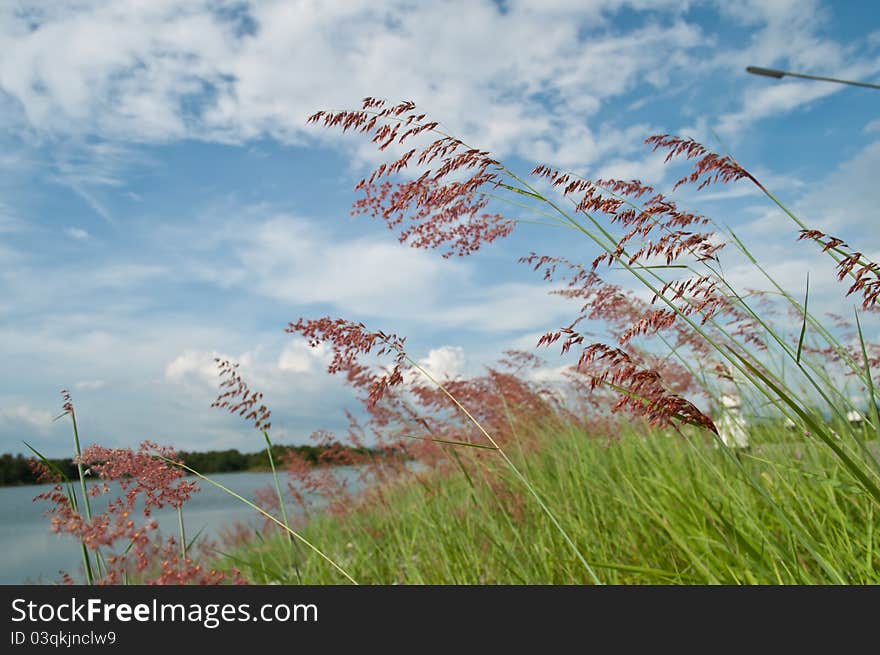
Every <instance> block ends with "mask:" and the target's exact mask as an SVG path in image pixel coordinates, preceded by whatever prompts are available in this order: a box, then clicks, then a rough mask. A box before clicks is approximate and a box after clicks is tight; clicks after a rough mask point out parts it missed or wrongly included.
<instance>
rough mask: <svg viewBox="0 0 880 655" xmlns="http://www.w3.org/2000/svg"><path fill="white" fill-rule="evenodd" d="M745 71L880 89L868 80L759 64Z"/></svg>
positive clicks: (773, 76) (766, 75)
mask: <svg viewBox="0 0 880 655" xmlns="http://www.w3.org/2000/svg"><path fill="white" fill-rule="evenodd" d="M746 72H748V73H752V74H753V75H763V76H764V77H772V78H774V79H777V80H778V79H781V78H783V77H785V76H786V75H788V76H789V77H801V78H803V79H805V80H821V81H823V82H837V83H838V84H851V85H852V86H864V87H867V88H869V89H880V84H869V83H868V82H851V81H850V80H839V79H837V78H836V77H820V76H819V75H804V74H802V73H791V72H789V71H779V70H775V69H773V68H761V67H759V66H749V67H747V68H746Z"/></svg>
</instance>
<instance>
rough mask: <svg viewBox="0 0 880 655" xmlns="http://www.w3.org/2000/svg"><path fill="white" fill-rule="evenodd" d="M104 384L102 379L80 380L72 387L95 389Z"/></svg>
mask: <svg viewBox="0 0 880 655" xmlns="http://www.w3.org/2000/svg"><path fill="white" fill-rule="evenodd" d="M105 384H106V382H104V380H80V381H79V382H77V383H75V384H74V385H73V388H74V389H77V390H79V391H97V390H98V389H101V388H102V387H103V386H104V385H105Z"/></svg>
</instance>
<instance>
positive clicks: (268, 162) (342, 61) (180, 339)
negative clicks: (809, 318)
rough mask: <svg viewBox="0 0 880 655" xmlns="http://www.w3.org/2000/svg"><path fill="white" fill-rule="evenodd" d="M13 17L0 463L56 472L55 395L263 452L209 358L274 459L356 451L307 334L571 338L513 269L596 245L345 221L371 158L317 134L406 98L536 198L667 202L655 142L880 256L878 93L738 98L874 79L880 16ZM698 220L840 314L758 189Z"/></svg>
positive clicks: (451, 367)
mask: <svg viewBox="0 0 880 655" xmlns="http://www.w3.org/2000/svg"><path fill="white" fill-rule="evenodd" d="M0 4H2V6H0V52H2V53H3V55H2V57H0V125H2V130H0V169H2V175H0V364H2V369H3V371H4V375H3V378H2V381H0V452H10V451H11V452H21V451H23V450H24V446H23V441H29V442H32V443H34V444H35V445H36V446H37V447H39V448H42V449H43V450H44V451H45V452H46V453H47V454H49V455H53V456H61V455H65V454H67V453H68V452H69V427H68V425H67V424H66V423H65V422H64V421H59V422H57V423H53V422H52V417H53V416H55V415H57V414H58V413H59V412H60V405H61V400H60V396H59V393H58V392H59V390H60V389H62V388H70V389H71V391H72V393H73V396H74V400H75V402H76V405H77V408H78V414H79V419H80V424H81V432H82V438H83V441H85V442H86V443H91V442H100V443H103V444H105V445H132V444H135V443H137V442H138V441H140V440H141V439H144V438H152V439H156V440H159V441H163V442H168V443H173V444H176V445H177V446H178V447H182V448H189V449H195V448H218V447H238V448H242V449H245V450H256V449H257V448H258V447H259V441H257V440H256V439H255V435H254V434H253V433H252V432H251V431H250V430H249V429H248V428H247V427H246V426H245V425H244V424H243V423H240V422H238V421H237V420H235V418H233V417H230V416H227V415H224V414H222V413H221V412H219V411H218V410H212V409H210V408H209V405H210V402H211V400H212V399H213V397H214V396H215V395H216V393H217V377H216V370H215V368H214V365H213V361H212V360H213V357H214V356H216V355H220V356H224V357H230V358H233V359H235V360H238V361H240V362H241V366H242V371H243V373H244V374H245V376H246V377H247V378H248V380H249V381H250V382H251V386H252V387H254V388H256V389H259V390H262V391H263V392H264V393H265V399H266V401H267V402H268V404H269V405H270V407H271V408H272V410H273V425H274V426H275V438H276V440H279V441H287V442H302V441H305V439H306V438H307V436H308V434H309V433H310V432H311V431H312V430H315V429H317V428H321V427H324V428H331V429H333V428H339V427H341V426H342V425H343V424H344V416H343V409H345V408H349V409H351V408H353V401H352V399H351V396H350V394H349V393H348V391H347V390H346V389H345V388H344V387H343V386H342V385H341V384H340V383H339V382H338V381H336V380H334V379H332V378H329V377H328V376H327V375H326V374H325V373H324V366H325V361H326V360H325V354H324V353H322V352H321V351H313V350H310V349H309V348H308V347H307V346H306V345H305V344H304V343H303V342H302V341H301V340H298V339H296V338H293V337H291V336H290V335H285V334H284V331H283V330H284V327H285V326H286V324H287V322H288V321H292V320H296V319H297V318H298V317H300V316H315V317H317V316H321V315H324V314H327V313H329V314H333V315H340V316H345V317H348V318H351V319H356V320H363V321H364V322H366V323H367V324H368V325H369V326H371V327H375V328H377V329H384V330H387V331H392V332H398V333H401V334H405V335H407V336H408V343H409V344H410V347H411V351H412V354H413V355H414V356H415V357H417V358H418V359H422V360H423V361H425V363H426V364H427V365H428V366H429V368H431V369H432V370H434V371H435V372H441V373H449V374H468V373H473V372H478V371H479V370H480V369H481V367H482V366H483V365H485V364H487V363H489V362H491V361H493V359H494V358H495V357H496V356H497V355H498V354H499V353H500V352H501V351H503V350H505V349H506V348H510V347H514V346H516V347H529V346H531V345H532V344H533V343H534V341H535V338H536V335H537V334H539V333H541V332H542V331H546V330H547V329H550V328H555V327H557V326H559V325H562V324H565V323H566V322H567V320H568V319H569V318H570V317H571V316H572V313H573V312H574V311H576V309H577V308H576V307H575V306H572V305H571V304H569V303H566V302H565V301H564V300H562V299H560V298H558V297H555V296H550V295H548V294H547V290H548V287H547V286H546V285H545V284H544V283H543V282H542V280H541V279H540V277H538V276H536V275H535V274H534V273H532V272H531V271H529V270H528V269H527V268H525V267H523V266H522V265H519V264H517V263H516V259H517V258H518V257H519V256H521V255H525V254H527V253H528V252H530V251H532V250H535V251H538V252H541V253H546V254H567V255H570V256H574V257H578V256H579V255H580V256H581V259H582V260H588V259H587V258H589V259H592V257H593V256H594V253H593V251H592V250H590V248H589V246H588V244H579V243H572V241H571V237H570V236H565V235H559V234H558V233H557V232H555V231H553V230H549V229H547V228H541V227H538V226H528V225H524V226H521V227H519V228H518V229H517V232H516V233H515V235H514V236H513V237H511V238H510V239H509V240H506V241H504V242H502V243H497V244H494V245H493V246H491V247H489V248H487V249H485V250H483V251H480V253H478V254H477V255H476V256H474V257H471V258H465V259H461V258H456V259H451V260H444V259H441V258H440V257H439V256H438V254H437V253H433V252H425V251H417V250H413V249H408V248H406V247H405V246H403V245H400V244H398V243H397V241H396V239H395V238H394V235H392V234H391V233H389V232H388V231H387V229H386V228H385V227H384V226H383V225H381V224H380V223H377V222H374V221H371V220H370V219H367V218H364V217H354V218H353V217H351V216H350V215H349V208H350V205H351V203H352V201H353V200H354V199H356V197H357V196H356V194H355V193H354V191H353V190H352V187H353V185H354V184H355V183H356V182H357V180H359V179H360V177H361V176H362V175H363V173H364V171H365V170H368V168H369V167H370V165H371V163H374V162H375V155H374V154H373V153H372V152H371V151H370V149H369V148H368V147H367V144H365V143H364V142H363V140H361V139H358V138H357V137H352V136H351V135H347V136H343V135H341V134H336V133H332V132H326V131H324V130H323V129H321V128H316V127H315V126H307V125H306V121H305V119H306V117H307V116H308V115H309V114H311V113H313V112H315V111H317V110H319V109H340V108H348V107H353V106H356V105H357V104H358V102H359V100H360V99H361V98H362V97H364V96H367V95H370V96H374V97H381V98H387V99H388V100H390V101H397V100H403V99H411V100H414V101H415V102H416V103H417V104H418V105H419V107H420V108H421V109H422V110H424V111H426V112H428V113H429V115H430V116H431V117H432V118H434V119H436V120H439V121H440V122H441V123H442V124H443V126H444V128H445V129H446V130H447V131H448V132H451V133H454V134H456V135H459V136H461V137H463V138H464V139H465V140H467V141H468V142H469V143H472V144H474V145H479V146H480V147H482V148H485V149H489V150H491V151H492V152H493V153H494V154H495V155H496V156H498V157H500V158H502V159H503V160H504V161H506V162H508V163H509V164H510V165H511V167H513V168H515V169H517V170H523V171H528V170H529V169H530V168H531V167H532V166H533V165H534V164H535V163H549V164H555V165H558V166H560V167H564V168H567V169H571V170H575V171H578V172H580V173H581V174H583V175H584V176H587V177H596V176H616V177H623V178H632V177H637V178H639V179H642V180H645V181H648V182H653V183H656V184H658V185H660V187H661V188H664V185H666V188H668V186H669V183H670V181H672V180H674V179H676V173H678V172H680V171H679V170H676V169H675V168H674V167H673V168H670V167H668V166H663V164H662V159H660V158H659V157H658V156H656V155H654V154H652V153H651V152H650V151H649V150H648V149H647V148H646V147H645V146H644V144H643V140H644V139H645V137H647V136H649V135H651V134H655V133H659V132H672V133H678V134H684V135H689V136H693V137H695V138H697V139H699V140H701V141H703V142H705V143H707V145H709V146H710V147H713V148H723V149H726V150H727V151H729V152H731V153H732V154H734V155H735V156H736V158H737V159H738V160H739V161H740V162H741V163H743V164H744V165H745V166H746V167H747V168H749V169H750V170H752V171H754V172H756V173H757V174H758V176H759V177H760V178H761V179H762V180H764V181H765V183H766V184H767V186H769V187H771V188H772V189H773V190H774V192H776V193H777V194H778V195H779V197H780V198H781V199H782V200H784V201H785V202H786V203H787V204H789V205H790V206H792V207H794V208H796V209H797V211H798V212H799V214H800V215H801V216H802V218H804V220H806V221H807V222H808V223H810V224H811V225H817V226H820V227H823V228H826V229H828V230H831V231H833V232H834V233H836V234H839V235H840V236H842V237H843V238H845V239H847V240H849V241H850V243H853V244H858V247H859V249H861V250H863V251H866V252H869V253H870V252H876V251H878V250H880V234H878V230H877V225H878V223H877V216H876V207H877V206H878V202H880V189H878V185H877V183H876V176H877V171H878V169H880V91H873V90H870V89H859V88H855V87H847V86H842V85H834V84H828V83H821V82H811V81H798V80H792V79H791V78H788V79H784V80H772V79H768V78H761V77H755V76H752V75H748V74H747V73H746V72H745V71H744V69H745V67H746V66H748V65H758V66H765V67H776V68H782V69H786V70H792V71H799V72H803V73H812V74H817V75H831V76H836V77H842V78H847V79H856V80H863V81H873V82H875V83H876V82H878V81H880V6H878V5H877V3H876V2H871V1H867V0H866V1H863V2H857V1H853V2H845V3H844V2H838V3H831V2H828V3H822V2H819V1H818V0H817V1H809V0H761V1H754V2H737V3H730V2H724V1H719V2H697V1H693V2H682V1H678V0H677V1H663V0H657V1H652V0H632V1H625V0H576V1H575V0H572V1H566V0H544V1H537V0H536V1H533V2H532V1H524V0H523V1H520V0H505V1H497V2H490V1H488V0H487V1H479V0H467V1H462V2H454V1H453V2H440V1H438V2H376V1H375V0H370V1H369V2H359V1H355V0H349V1H346V2H317V1H314V2H313V1H293V0H279V1H275V0H253V1H251V2H244V1H225V0H211V1H188V2H173V1H169V0H150V1H144V0H115V1H113V2H91V1H88V0H78V1H76V2H61V1H53V2H33V1H32V2H16V1H14V0H10V1H8V2H3V3H0ZM686 198H687V199H688V200H690V201H691V202H692V203H693V204H691V205H689V206H690V207H692V208H694V209H698V210H701V211H703V212H705V213H708V214H710V215H712V216H714V217H716V218H717V219H718V220H720V221H722V222H723V223H726V224H728V225H730V226H733V227H734V228H735V229H737V230H738V232H739V233H741V234H742V235H743V236H744V237H745V238H747V239H749V240H750V241H751V243H753V244H754V245H755V246H756V248H757V249H758V251H759V252H760V255H761V257H762V258H763V261H764V262H765V263H766V264H767V265H768V266H769V267H770V268H771V270H772V271H773V272H774V274H776V275H778V276H779V278H780V279H782V280H783V281H784V282H785V283H786V284H787V285H789V286H790V287H791V289H792V290H794V291H797V292H798V293H800V291H799V290H800V289H802V286H803V281H804V274H805V271H806V270H808V269H814V276H813V282H812V284H811V287H812V289H813V290H814V292H815V293H816V294H817V298H818V299H819V300H817V302H824V303H828V306H831V305H833V303H834V299H835V298H838V297H839V295H840V287H838V286H836V285H835V283H834V281H833V280H832V279H831V277H830V276H829V275H827V270H826V269H823V268H822V267H821V266H820V265H819V264H817V263H816V260H817V258H816V257H815V254H814V251H813V250H812V249H811V248H809V247H808V246H806V245H803V244H801V245H797V244H795V242H794V237H795V236H796V232H795V231H794V230H793V229H792V226H791V224H790V223H787V222H786V221H785V219H784V218H783V217H782V216H780V215H779V213H778V212H776V211H774V210H773V207H772V206H771V205H770V204H768V202H767V201H766V199H764V198H763V197H760V196H758V195H756V194H755V193H753V192H752V190H751V189H750V188H748V187H747V186H746V185H742V186H741V187H739V186H737V187H730V188H716V189H713V190H710V191H704V192H702V193H701V194H698V195H693V194H691V195H690V196H686ZM732 273H733V274H734V275H738V276H739V277H738V280H739V281H741V282H742V283H743V284H744V285H748V283H749V281H750V279H749V275H750V274H749V273H748V272H747V271H746V270H742V271H737V270H736V265H735V264H734V265H733V266H732ZM850 304H851V303H850ZM875 336H876V335H875ZM548 356H550V357H551V360H552V361H553V362H554V363H555V362H556V360H555V359H553V358H555V354H554V353H548Z"/></svg>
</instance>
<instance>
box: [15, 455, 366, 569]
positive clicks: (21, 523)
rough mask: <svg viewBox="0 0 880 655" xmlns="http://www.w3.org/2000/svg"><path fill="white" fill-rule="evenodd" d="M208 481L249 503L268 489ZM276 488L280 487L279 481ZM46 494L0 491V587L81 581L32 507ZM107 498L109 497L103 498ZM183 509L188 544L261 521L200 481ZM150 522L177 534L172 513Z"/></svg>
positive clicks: (32, 489) (72, 550) (68, 550)
mask: <svg viewBox="0 0 880 655" xmlns="http://www.w3.org/2000/svg"><path fill="white" fill-rule="evenodd" d="M334 471H335V473H336V475H338V476H340V477H342V478H343V479H345V480H347V481H348V486H349V488H352V487H353V486H355V485H356V480H357V469H355V468H354V467H338V468H337V469H334ZM210 477H211V478H212V479H214V480H216V481H217V482H219V483H221V484H223V485H225V486H226V487H229V488H230V489H232V490H233V491H235V492H236V493H238V494H241V495H242V496H244V497H245V498H249V499H253V496H254V492H255V491H256V490H257V489H261V488H265V487H267V486H270V485H272V474H271V473H215V474H213V475H211V476H210ZM282 482H286V481H285V480H284V478H282ZM49 488H50V485H32V486H26V487H0V584H20V583H52V582H56V581H58V579H59V577H60V576H59V571H68V572H70V573H71V574H73V575H74V577H75V578H77V579H81V571H82V552H81V551H80V549H79V544H78V542H77V541H76V540H75V539H73V538H71V537H70V536H68V535H57V534H53V533H52V532H51V531H50V529H49V519H48V517H46V516H44V515H43V511H44V510H45V509H46V508H48V507H49V504H48V503H47V502H46V501H36V502H34V501H33V498H34V496H36V495H37V494H38V493H40V492H41V491H44V490H46V489H49ZM111 495H112V492H111V494H107V496H111ZM100 500H101V499H100V497H99V498H98V499H93V501H92V503H93V508H94V511H100V510H102V509H103V507H101V506H99V507H95V503H96V502H100ZM104 502H106V500H105V501H104ZM183 509H184V512H183V516H184V521H185V522H186V533H187V539H192V537H194V536H195V535H196V533H197V532H198V531H199V530H200V529H203V532H202V535H204V536H207V537H216V536H218V534H219V532H220V530H221V529H222V528H224V527H231V526H232V525H233V524H234V523H235V522H237V521H240V522H242V523H249V524H251V525H259V524H260V520H261V519H260V516H259V515H258V514H257V513H256V512H255V511H254V510H253V509H251V508H250V507H247V506H246V505H245V504H244V503H242V502H241V501H238V500H236V499H235V498H232V497H231V496H229V495H228V494H226V493H225V492H224V491H222V490H221V489H218V488H217V487H214V486H211V485H210V484H208V483H207V482H204V481H199V491H197V492H196V493H194V494H193V496H192V498H190V500H189V501H188V502H187V503H186V504H185V505H184V506H183ZM289 511H290V512H291V513H293V512H294V511H295V509H294V508H293V507H291V508H290V509H289ZM153 516H154V518H156V520H158V522H159V530H160V531H161V532H162V533H163V534H166V535H170V534H177V512H176V511H175V510H169V509H165V510H161V511H158V512H154V513H153Z"/></svg>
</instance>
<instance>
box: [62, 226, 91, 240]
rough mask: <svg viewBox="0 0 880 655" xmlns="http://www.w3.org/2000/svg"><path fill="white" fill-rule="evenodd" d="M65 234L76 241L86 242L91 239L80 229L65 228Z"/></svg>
mask: <svg viewBox="0 0 880 655" xmlns="http://www.w3.org/2000/svg"><path fill="white" fill-rule="evenodd" d="M64 234H66V235H67V236H69V237H70V238H71V239H76V240H77V241H85V240H86V239H88V238H89V233H88V232H86V231H85V230H83V229H81V228H78V227H68V228H65V229H64Z"/></svg>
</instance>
